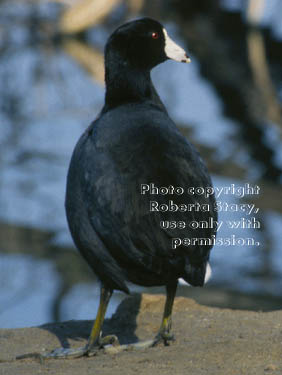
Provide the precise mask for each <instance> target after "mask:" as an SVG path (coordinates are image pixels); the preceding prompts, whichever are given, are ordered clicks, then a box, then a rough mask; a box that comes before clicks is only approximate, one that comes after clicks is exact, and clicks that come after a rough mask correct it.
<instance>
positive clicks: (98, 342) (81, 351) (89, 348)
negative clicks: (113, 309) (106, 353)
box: [42, 285, 118, 358]
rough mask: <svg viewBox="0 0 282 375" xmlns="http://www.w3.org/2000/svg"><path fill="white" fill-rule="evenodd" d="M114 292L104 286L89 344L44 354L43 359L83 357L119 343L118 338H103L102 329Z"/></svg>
mask: <svg viewBox="0 0 282 375" xmlns="http://www.w3.org/2000/svg"><path fill="white" fill-rule="evenodd" d="M112 293H113V291H112V290H111V289H109V288H107V287H105V286H104V285H102V287H101V293H100V304H99V308H98V312H97V315H96V319H95V322H94V324H93V327H92V330H91V333H90V336H89V339H88V343H87V344H86V345H85V346H84V347H80V348H76V349H66V348H58V349H55V350H53V351H52V352H51V353H46V354H43V355H42V357H43V358H67V357H72V358H75V357H82V356H83V355H93V354H95V349H97V348H99V347H101V346H103V345H106V344H115V343H118V339H117V337H116V336H106V337H104V338H101V328H102V325H103V322H104V318H105V314H106V310H107V307H108V304H109V301H110V298H111V296H112Z"/></svg>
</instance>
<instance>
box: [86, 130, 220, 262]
mask: <svg viewBox="0 0 282 375" xmlns="http://www.w3.org/2000/svg"><path fill="white" fill-rule="evenodd" d="M163 130H164V131H163V132H160V124H157V125H156V124H155V123H154V124H153V125H152V126H151V125H148V124H146V125H144V124H142V126H139V127H133V128H132V130H128V129H127V131H126V132H124V134H122V130H121V131H120V132H119V139H118V140H117V142H111V143H110V144H109V143H107V142H105V145H104V144H103V142H97V140H95V139H94V140H93V139H92V138H89V140H88V144H87V155H85V157H87V163H85V167H84V175H83V178H84V179H85V180H84V181H83V183H82V184H81V186H84V191H83V195H84V201H85V202H87V211H88V215H89V219H90V222H91V225H92V226H93V228H94V229H95V231H96V233H97V234H98V235H99V237H100V238H101V239H102V240H103V242H104V244H105V245H106V247H107V249H108V250H109V252H110V253H111V255H112V256H113V257H114V258H115V259H118V260H119V261H121V262H126V263H128V264H130V263H131V264H139V265H141V266H144V267H146V268H148V267H149V266H150V264H153V263H154V262H153V258H154V257H155V258H156V257H160V258H161V257H173V256H174V255H175V254H178V255H179V254H182V255H185V256H186V255H188V256H190V257H191V259H192V258H193V259H194V260H195V261H197V260H199V261H200V260H201V259H202V258H204V257H206V255H207V253H208V252H209V249H210V247H211V246H210V247H207V246H202V247H199V246H197V245H196V246H189V247H184V246H180V247H178V248H177V249H172V238H187V237H188V238H191V237H206V238H209V237H210V236H211V234H212V233H213V232H214V230H213V229H212V228H206V229H198V230H194V229H191V228H190V226H189V223H190V222H191V221H198V222H199V221H204V220H207V218H208V217H209V216H212V215H215V213H214V212H213V209H212V205H213V203H214V201H213V198H212V197H211V198H209V199H207V198H205V197H204V196H200V195H198V196H196V195H188V194H186V189H187V188H188V187H191V186H194V187H195V186H207V185H210V179H209V177H208V174H207V172H206V170H205V168H204V166H203V164H202V162H201V160H200V159H199V157H198V154H197V153H196V152H195V150H194V149H193V148H192V147H191V146H190V145H189V144H188V142H187V141H186V140H185V139H184V138H183V137H182V136H181V135H180V134H179V132H178V131H177V130H176V129H174V128H167V129H163ZM105 132H106V130H105ZM98 148H99V150H98ZM150 183H153V184H154V185H155V186H157V187H160V186H166V187H167V186H170V185H172V186H174V187H176V186H178V187H182V188H184V191H185V192H184V194H183V195H176V194H173V195H161V194H157V195H150V194H148V193H147V194H141V184H150ZM169 200H171V201H173V203H174V204H177V205H180V204H186V205H189V204H190V205H191V204H196V203H199V204H210V206H211V209H210V212H204V211H201V210H198V211H196V210H193V209H192V210H191V211H188V212H180V211H179V210H178V211H175V212H170V211H166V212H162V211H154V212H150V202H151V201H156V202H158V204H159V205H161V204H168V203H169ZM162 221H175V222H179V221H184V222H185V223H186V228H185V229H180V228H176V229H161V228H160V223H161V222H162ZM152 267H153V266H152ZM154 267H155V265H154Z"/></svg>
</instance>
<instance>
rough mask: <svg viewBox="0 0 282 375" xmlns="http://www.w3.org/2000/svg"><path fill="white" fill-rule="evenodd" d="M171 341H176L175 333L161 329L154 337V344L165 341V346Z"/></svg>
mask: <svg viewBox="0 0 282 375" xmlns="http://www.w3.org/2000/svg"><path fill="white" fill-rule="evenodd" d="M170 341H175V338H174V335H173V334H172V333H170V332H169V331H160V332H159V333H158V334H157V335H156V337H155V339H154V343H153V346H156V345H158V344H159V343H160V342H163V343H164V345H165V346H169V344H170Z"/></svg>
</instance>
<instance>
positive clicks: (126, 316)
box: [40, 294, 141, 348]
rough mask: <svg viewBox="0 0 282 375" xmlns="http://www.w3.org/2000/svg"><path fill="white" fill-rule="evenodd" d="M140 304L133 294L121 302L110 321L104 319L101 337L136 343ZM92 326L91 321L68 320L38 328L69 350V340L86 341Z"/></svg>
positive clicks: (122, 342) (137, 296)
mask: <svg viewBox="0 0 282 375" xmlns="http://www.w3.org/2000/svg"><path fill="white" fill-rule="evenodd" d="M140 304H141V295H140V294H133V295H132V296H131V297H130V298H126V299H125V300H123V301H122V302H121V303H120V305H119V306H118V308H117V310H116V312H115V313H114V314H113V316H112V317H111V318H110V319H105V321H104V324H103V328H102V332H103V336H107V335H116V336H117V337H118V339H119V342H120V344H129V343H135V342H137V341H138V337H137V336H136V334H135V331H136V327H137V322H136V319H137V315H138V313H139V309H140ZM92 326H93V321H92V320H91V321H90V320H79V321H78V320H70V321H67V322H59V323H48V324H44V325H42V326H40V328H41V329H44V330H47V331H48V332H51V333H52V334H53V335H55V336H57V338H58V340H59V341H60V344H61V346H62V347H63V348H70V340H75V341H85V340H87V339H88V337H89V335H90V332H91V328H92Z"/></svg>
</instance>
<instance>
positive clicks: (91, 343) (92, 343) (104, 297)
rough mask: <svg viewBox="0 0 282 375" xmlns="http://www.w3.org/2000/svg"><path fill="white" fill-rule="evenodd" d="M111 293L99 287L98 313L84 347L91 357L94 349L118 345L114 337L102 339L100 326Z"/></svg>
mask: <svg viewBox="0 0 282 375" xmlns="http://www.w3.org/2000/svg"><path fill="white" fill-rule="evenodd" d="M112 293H113V291H112V290H111V289H108V288H106V287H104V286H102V287H101V294H100V304H99V309H98V313H97V316H96V319H95V322H94V324H93V327H92V330H91V333H90V336H89V339H88V343H87V345H86V349H87V354H88V355H91V352H92V351H93V349H94V348H95V347H97V346H98V347H99V346H103V345H107V344H115V343H118V339H117V337H116V336H114V335H110V336H106V337H104V338H102V337H101V336H102V331H101V329H102V325H103V322H104V319H105V314H106V311H107V307H108V304H109V301H110V298H111V296H112Z"/></svg>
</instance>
